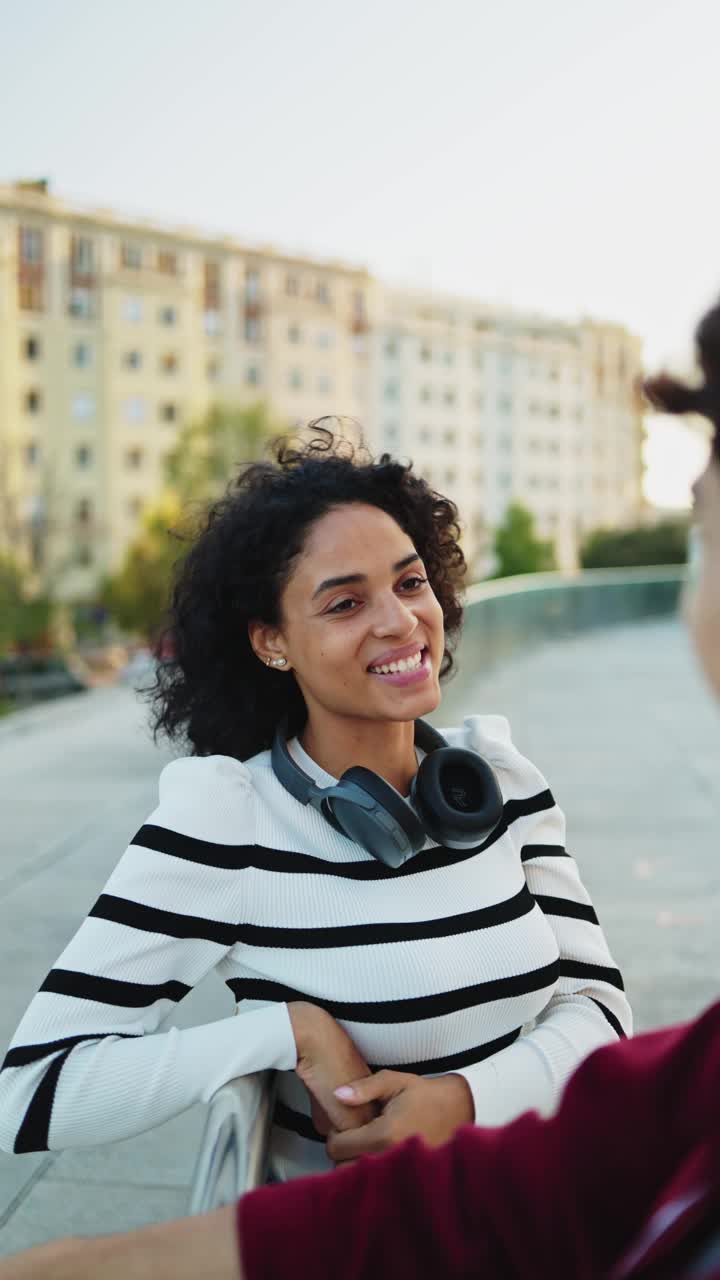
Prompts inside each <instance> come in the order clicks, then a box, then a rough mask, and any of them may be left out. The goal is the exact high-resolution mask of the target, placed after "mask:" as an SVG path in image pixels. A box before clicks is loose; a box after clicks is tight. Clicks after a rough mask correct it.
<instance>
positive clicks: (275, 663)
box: [265, 658, 287, 667]
mask: <svg viewBox="0 0 720 1280" xmlns="http://www.w3.org/2000/svg"><path fill="white" fill-rule="evenodd" d="M265 661H266V662H267V665H268V666H269V667H286V666H287V658H266V660H265Z"/></svg>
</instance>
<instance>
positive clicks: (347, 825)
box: [327, 765, 426, 867]
mask: <svg viewBox="0 0 720 1280" xmlns="http://www.w3.org/2000/svg"><path fill="white" fill-rule="evenodd" d="M347 784H352V785H347ZM344 785H347V791H348V797H347V799H345V798H344V797H343V796H342V795H341V794H340V795H338V792H337V790H336V791H335V794H334V795H333V796H332V799H330V800H328V802H327V803H328V805H329V806H330V807H331V809H332V813H333V816H334V818H335V821H336V823H337V824H338V826H339V827H340V828H341V829H342V830H343V832H344V833H345V835H347V836H348V837H349V838H350V839H351V840H354V841H355V842H356V843H357V844H360V845H362V846H363V847H364V848H365V849H367V851H368V853H371V854H372V855H373V856H374V857H375V858H378V859H379V860H380V861H381V862H384V863H385V865H386V866H389V867H399V866H401V865H402V863H403V862H405V860H406V859H407V858H410V857H412V855H413V854H415V853H419V852H420V850H421V849H422V847H423V845H424V843H425V838H426V837H425V829H424V827H423V825H422V823H421V821H420V819H419V818H418V816H417V814H416V813H415V812H414V810H413V809H412V807H411V806H410V805H409V804H408V802H407V800H404V799H403V797H402V796H401V795H400V794H399V792H397V791H396V790H395V788H394V787H391V786H390V783H389V782H385V780H384V778H379V777H378V776H377V774H375V773H373V772H372V770H371V769H364V768H363V767H362V765H355V766H354V767H353V768H351V769H346V771H345V773H344V774H343V775H342V778H341V779H340V782H339V784H338V787H339V788H342V787H343V786H344ZM355 788H359V789H360V790H361V791H362V792H363V793H364V794H365V796H367V797H369V798H370V800H371V801H372V802H373V803H372V804H371V805H370V806H365V805H360V804H358V803H357V802H355V801H354V800H353V798H352V792H353V790H354V789H355Z"/></svg>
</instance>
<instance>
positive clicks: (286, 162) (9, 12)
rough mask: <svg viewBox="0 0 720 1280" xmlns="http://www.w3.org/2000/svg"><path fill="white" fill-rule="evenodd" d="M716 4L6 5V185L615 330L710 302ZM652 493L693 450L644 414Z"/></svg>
mask: <svg viewBox="0 0 720 1280" xmlns="http://www.w3.org/2000/svg"><path fill="white" fill-rule="evenodd" d="M719 47H720V5H718V4H717V0H362V2H361V3H360V2H358V0H356V2H355V3H352V4H351V3H349V2H348V0H302V2H298V0H262V3H258V0H252V2H250V0H33V3H32V4H31V5H30V4H26V3H22V2H21V0H0V181H2V180H5V181H7V180H12V179H13V178H17V177H37V176H45V177H48V178H49V179H50V180H51V184H52V187H53V190H54V191H55V192H56V193H57V194H58V195H60V196H62V197H65V198H67V199H69V200H71V201H75V202H77V203H79V204H90V205H101V206H104V207H109V208H115V209H118V210H122V211H125V212H128V213H131V214H138V215H141V216H150V217H153V218H156V219H158V220H160V221H165V222H170V223H184V224H187V223H189V224H191V225H194V226H197V227H198V228H200V229H202V230H206V231H209V232H214V231H217V232H228V233H231V234H234V235H236V236H237V237H239V238H240V239H243V240H246V241H248V242H251V243H260V244H267V243H272V244H275V245H277V246H279V247H282V248H285V249H288V250H297V251H301V252H307V253H311V254H319V255H322V256H325V257H338V258H342V259H344V260H346V261H350V262H355V263H361V264H364V265H366V266H368V267H370V268H371V270H373V271H374V272H375V273H376V274H378V275H379V276H380V277H381V278H383V279H385V280H388V281H391V282H397V283H405V284H411V285H419V286H421V287H430V288H436V289H438V290H439V291H451V292H458V293H461V294H467V295H470V296H473V297H477V298H482V299H484V300H487V301H490V302H492V301H498V302H503V303H511V304H514V305H516V306H520V307H534V308H538V309H540V310H542V311H545V312H549V313H552V314H557V315H560V316H568V317H573V316H577V315H582V314H585V315H588V314H589V315H594V316H598V317H602V318H607V319H610V320H615V321H618V322H620V323H622V324H625V325H627V326H628V327H630V328H631V329H632V330H634V331H635V332H637V333H639V334H640V335H641V336H642V338H643V340H644V344H645V359H646V363H647V366H648V367H649V368H655V367H657V366H658V365H660V364H665V365H669V366H670V367H673V368H676V369H678V370H681V369H685V368H687V367H689V365H690V362H691V344H690V335H691V331H692V327H693V325H694V323H695V321H696V320H697V318H698V316H699V315H700V314H701V312H702V310H703V308H704V307H705V306H706V305H707V304H708V302H710V301H711V300H712V299H713V298H714V297H715V295H716V293H717V292H719V291H720V164H719V163H718V146H717V137H718V130H717V126H718V120H719V119H720V114H719V108H720V76H718V73H717V56H718V48H719ZM649 426H650V440H649V443H648V455H647V456H648V465H649V472H648V482H647V492H648V495H649V496H650V497H651V498H652V499H653V500H654V501H656V502H659V503H661V504H666V505H675V504H678V503H682V502H683V501H684V500H686V498H687V490H688V485H689V481H690V478H691V476H692V474H693V472H694V470H695V469H696V467H697V459H698V458H699V457H700V456H701V453H702V448H703V446H702V444H701V443H700V442H699V440H698V437H697V436H695V435H693V434H692V432H689V431H688V430H686V429H685V428H684V427H683V426H682V425H681V424H679V423H677V422H673V423H670V422H667V421H664V422H662V423H658V422H654V421H652V420H651V421H650V423H649Z"/></svg>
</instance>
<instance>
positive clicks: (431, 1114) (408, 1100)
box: [327, 1071, 475, 1164]
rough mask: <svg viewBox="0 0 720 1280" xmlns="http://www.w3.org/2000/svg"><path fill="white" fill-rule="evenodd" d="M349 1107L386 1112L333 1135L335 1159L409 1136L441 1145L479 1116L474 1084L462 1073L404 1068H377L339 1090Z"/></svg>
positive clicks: (331, 1143)
mask: <svg viewBox="0 0 720 1280" xmlns="http://www.w3.org/2000/svg"><path fill="white" fill-rule="evenodd" d="M336 1096H337V1097H338V1098H340V1099H341V1100H342V1101H343V1102H344V1103H346V1105H347V1106H349V1107H358V1108H359V1109H360V1108H365V1107H367V1106H368V1105H373V1104H374V1105H376V1106H377V1105H378V1104H379V1105H380V1106H381V1107H382V1114H381V1115H379V1116H377V1117H376V1119H374V1120H371V1121H370V1123H369V1124H368V1123H365V1124H363V1126H362V1128H360V1129H353V1130H352V1131H347V1132H343V1133H341V1132H339V1131H338V1130H337V1129H334V1131H333V1132H332V1133H331V1134H330V1137H329V1138H328V1142H327V1152H328V1155H329V1156H330V1158H331V1160H334V1161H335V1163H336V1164H344V1163H345V1162H347V1161H349V1160H356V1159H357V1158H358V1156H361V1155H365V1154H369V1153H372V1152H377V1151H387V1149H388V1147H394V1146H395V1145H396V1143H398V1142H402V1141H403V1139H405V1138H411V1137H420V1138H423V1139H424V1140H425V1142H427V1143H428V1144H429V1145H430V1146H431V1147H439V1146H441V1145H442V1143H443V1142H447V1140H448V1138H451V1137H452V1135H453V1134H454V1132H455V1130H456V1129H458V1128H459V1127H460V1125H463V1124H472V1123H473V1121H474V1119H475V1108H474V1106H473V1100H472V1094H471V1092H470V1086H469V1085H468V1083H467V1081H466V1080H465V1079H464V1078H463V1076H457V1075H447V1076H436V1077H434V1078H433V1079H431V1080H428V1079H426V1078H425V1077H424V1076H413V1075H408V1074H406V1073H405V1072H402V1071H378V1072H377V1074H376V1075H374V1076H368V1077H366V1079H364V1080H355V1081H353V1083H352V1084H351V1085H349V1086H344V1087H341V1088H339V1089H337V1090H336Z"/></svg>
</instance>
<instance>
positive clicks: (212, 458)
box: [101, 402, 280, 638]
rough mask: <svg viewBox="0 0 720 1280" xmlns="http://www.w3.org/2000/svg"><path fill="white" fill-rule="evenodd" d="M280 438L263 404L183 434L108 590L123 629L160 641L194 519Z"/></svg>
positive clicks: (231, 411) (194, 425) (222, 414)
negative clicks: (176, 568) (159, 489)
mask: <svg viewBox="0 0 720 1280" xmlns="http://www.w3.org/2000/svg"><path fill="white" fill-rule="evenodd" d="M279 430H280V426H279V424H278V423H276V422H275V421H274V420H273V419H272V417H271V416H270V413H269V411H268V409H267V406H266V405H265V404H263V403H262V402H260V403H257V404H254V405H250V406H249V407H247V408H234V407H231V406H230V407H229V406H222V405H215V406H213V407H212V408H211V409H209V410H208V412H207V413H206V414H205V415H204V416H203V417H202V418H198V419H196V420H195V421H192V422H190V423H188V425H187V426H186V427H185V428H184V429H183V430H182V431H181V432H180V434H179V436H178V439H177V442H176V444H175V447H174V449H173V450H172V452H171V453H170V454H169V456H168V458H167V460H166V465H165V489H164V493H163V494H162V495H161V496H160V497H159V498H158V500H157V502H155V503H153V504H152V505H151V506H149V507H148V508H147V509H146V511H145V514H144V516H143V520H142V528H141V531H140V533H139V534H138V536H137V537H136V538H135V539H134V540H133V542H132V543H131V544H130V546H129V547H128V549H127V551H126V553H125V558H124V560H123V563H122V565H121V567H120V569H119V570H118V572H117V573H115V574H113V575H111V576H110V577H109V578H108V579H106V581H105V583H104V585H103V589H102V593H101V603H102V604H104V605H105V606H106V608H107V609H108V610H109V611H110V613H111V614H112V616H113V617H114V619H115V620H116V622H118V623H119V625H120V626H121V627H123V628H124V629H125V630H127V631H131V632H136V633H139V634H140V635H143V636H145V637H147V638H150V637H152V636H154V635H156V634H157V632H158V630H159V628H160V626H161V624H162V621H163V618H164V615H165V612H166V609H167V605H168V601H169V593H170V585H171V582H172V576H173V568H174V566H175V565H176V564H177V562H178V561H179V560H181V559H182V557H183V556H184V555H185V554H186V553H187V550H188V547H189V545H190V540H191V536H192V524H193V521H192V517H193V515H195V516H196V515H197V513H198V508H200V509H203V508H204V507H206V506H207V504H208V503H209V502H211V501H212V500H213V499H214V498H216V497H219V495H220V494H221V493H222V492H223V490H224V488H225V486H226V485H227V483H228V480H229V479H230V478H231V476H232V475H233V474H234V472H236V471H237V469H238V466H239V465H240V464H241V463H243V462H249V461H252V460H253V459H255V458H258V457H260V456H261V454H262V451H263V447H264V445H265V442H266V441H267V439H268V438H269V437H270V435H271V434H274V433H276V432H277V431H279Z"/></svg>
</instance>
